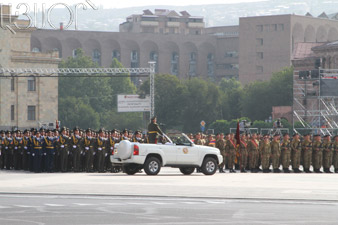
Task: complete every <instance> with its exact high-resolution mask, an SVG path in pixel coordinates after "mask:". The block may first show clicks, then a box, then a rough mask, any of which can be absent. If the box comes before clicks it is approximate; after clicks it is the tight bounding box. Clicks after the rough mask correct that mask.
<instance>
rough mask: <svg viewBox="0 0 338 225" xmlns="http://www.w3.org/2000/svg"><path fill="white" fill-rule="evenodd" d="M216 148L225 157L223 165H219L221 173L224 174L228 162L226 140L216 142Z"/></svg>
mask: <svg viewBox="0 0 338 225" xmlns="http://www.w3.org/2000/svg"><path fill="white" fill-rule="evenodd" d="M199 141H200V140H199ZM216 148H218V149H219V151H220V153H221V155H222V156H223V161H222V163H221V164H220V165H219V172H220V173H224V166H225V164H226V162H225V155H226V153H225V143H224V140H223V139H218V140H217V141H216Z"/></svg>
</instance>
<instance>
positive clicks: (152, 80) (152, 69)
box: [149, 62, 156, 118]
mask: <svg viewBox="0 0 338 225" xmlns="http://www.w3.org/2000/svg"><path fill="white" fill-rule="evenodd" d="M155 66H156V62H149V67H150V118H152V117H154V116H155Z"/></svg>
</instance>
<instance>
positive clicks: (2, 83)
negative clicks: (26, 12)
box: [0, 6, 60, 129]
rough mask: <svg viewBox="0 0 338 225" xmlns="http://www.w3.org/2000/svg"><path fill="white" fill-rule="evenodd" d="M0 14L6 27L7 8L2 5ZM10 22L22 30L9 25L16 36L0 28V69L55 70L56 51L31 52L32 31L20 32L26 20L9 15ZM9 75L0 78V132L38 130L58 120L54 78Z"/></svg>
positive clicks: (56, 62)
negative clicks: (16, 128)
mask: <svg viewBox="0 0 338 225" xmlns="http://www.w3.org/2000/svg"><path fill="white" fill-rule="evenodd" d="M2 12H3V14H2V15H1V16H2V18H3V21H4V23H5V24H4V26H5V25H8V24H9V19H10V15H9V12H10V9H9V7H8V6H2ZM11 19H12V22H13V21H15V22H17V24H18V25H19V26H20V27H22V29H17V28H15V27H14V26H11V27H12V29H14V30H15V32H16V34H14V33H12V32H11V31H10V30H8V29H0V46H1V47H0V48H1V51H0V64H1V67H4V68H44V67H47V68H57V66H58V63H59V61H60V60H59V59H58V54H57V52H49V53H41V52H31V48H30V41H31V33H32V32H33V31H34V30H35V29H34V28H30V29H24V28H23V27H27V26H28V23H27V21H22V20H17V17H15V16H13V15H12V16H11ZM11 25H13V24H11ZM12 75H13V76H12V77H11V78H5V77H0V129H12V128H15V127H18V128H20V129H22V128H29V127H39V124H41V123H54V122H55V120H56V119H57V118H58V80H57V78H48V79H44V78H37V77H34V76H32V77H28V78H27V77H20V74H12ZM32 75H34V74H32Z"/></svg>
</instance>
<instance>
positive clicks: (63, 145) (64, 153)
mask: <svg viewBox="0 0 338 225" xmlns="http://www.w3.org/2000/svg"><path fill="white" fill-rule="evenodd" d="M57 146H58V150H59V157H60V171H61V172H67V170H68V155H69V137H68V136H66V135H62V134H61V135H60V136H59V141H58V143H57Z"/></svg>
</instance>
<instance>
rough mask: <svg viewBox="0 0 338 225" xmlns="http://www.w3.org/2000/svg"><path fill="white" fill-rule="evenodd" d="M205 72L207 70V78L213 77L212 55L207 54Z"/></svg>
mask: <svg viewBox="0 0 338 225" xmlns="http://www.w3.org/2000/svg"><path fill="white" fill-rule="evenodd" d="M207 70H208V76H210V77H213V76H214V55H213V54H212V53H209V54H208V57H207Z"/></svg>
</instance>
